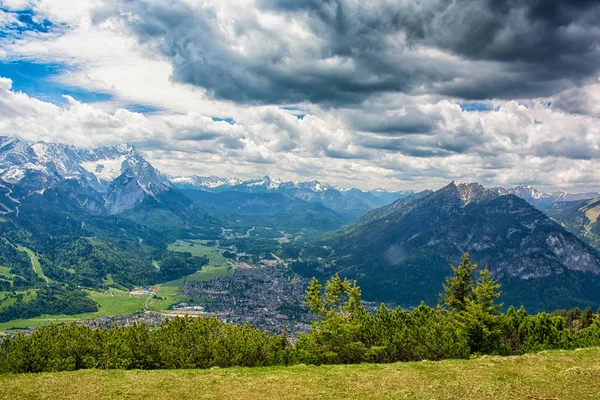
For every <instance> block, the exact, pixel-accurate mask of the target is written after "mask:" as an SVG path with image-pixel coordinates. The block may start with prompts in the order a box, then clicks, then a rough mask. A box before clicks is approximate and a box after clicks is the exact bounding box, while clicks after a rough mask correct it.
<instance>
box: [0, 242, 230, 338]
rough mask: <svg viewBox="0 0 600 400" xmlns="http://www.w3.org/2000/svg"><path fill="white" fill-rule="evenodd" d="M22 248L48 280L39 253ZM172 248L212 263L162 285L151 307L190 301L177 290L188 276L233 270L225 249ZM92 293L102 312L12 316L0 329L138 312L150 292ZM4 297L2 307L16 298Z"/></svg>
mask: <svg viewBox="0 0 600 400" xmlns="http://www.w3.org/2000/svg"><path fill="white" fill-rule="evenodd" d="M19 250H21V251H25V252H27V254H28V255H29V257H30V259H31V261H32V266H33V268H34V269H35V271H36V273H37V274H38V275H39V276H40V277H41V278H42V279H44V280H46V281H47V282H48V278H47V277H46V276H45V275H44V272H43V270H42V268H41V266H40V263H39V261H38V259H37V256H36V255H35V254H34V253H33V252H32V251H31V250H29V249H27V248H25V247H19ZM169 250H171V251H179V252H190V253H192V254H193V255H195V256H206V257H208V258H209V260H210V262H209V263H208V265H206V266H204V268H202V270H200V271H197V272H195V273H194V274H192V275H189V276H187V277H185V278H182V279H177V280H174V281H171V282H167V283H164V284H162V285H160V288H159V290H158V292H157V294H156V297H160V298H161V299H160V300H159V299H156V298H152V299H150V301H149V302H148V306H149V308H151V309H155V310H167V309H168V308H169V306H171V305H172V304H174V303H178V302H185V301H190V299H189V298H187V297H182V296H179V295H178V294H177V293H178V292H179V291H180V290H181V289H182V288H183V285H184V279H189V280H197V281H207V280H211V279H214V278H216V277H219V276H229V275H231V274H232V273H233V267H232V265H231V263H229V261H227V259H226V258H225V257H223V256H222V255H221V252H220V251H219V250H218V249H216V248H214V247H209V246H206V245H203V244H201V243H196V242H194V243H191V242H190V243H188V242H186V243H184V244H182V245H170V246H169ZM9 272H10V271H9V270H8V268H3V269H0V273H4V274H6V273H9ZM111 281H112V277H108V278H107V280H106V281H105V283H106V284H110V283H111ZM113 283H114V282H113ZM89 293H90V297H91V298H92V300H94V301H95V302H97V303H98V305H99V308H100V309H99V311H98V312H95V313H87V314H79V315H45V316H41V317H37V318H30V319H17V320H12V321H9V322H4V323H0V332H5V331H8V330H22V329H28V328H38V327H40V326H44V325H48V324H50V323H55V324H61V323H70V322H73V321H81V320H90V319H95V318H98V317H101V316H119V315H129V314H134V313H136V312H138V311H144V309H145V302H146V299H147V298H148V296H147V295H140V296H131V295H128V294H127V292H126V291H124V290H119V289H115V288H111V289H109V290H107V291H104V292H97V291H89ZM3 299H4V297H3V293H2V292H0V309H1V308H5V307H8V306H9V305H10V304H11V302H14V301H13V299H7V300H6V301H2V300H3Z"/></svg>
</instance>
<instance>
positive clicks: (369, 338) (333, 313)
mask: <svg viewBox="0 0 600 400" xmlns="http://www.w3.org/2000/svg"><path fill="white" fill-rule="evenodd" d="M451 267H452V271H453V274H452V275H451V276H450V277H448V278H447V280H446V284H445V285H444V287H443V292H442V294H441V295H440V302H439V304H438V306H437V307H429V306H427V305H425V304H424V303H422V304H421V305H419V306H418V307H416V308H415V309H413V310H410V311H407V310H403V309H401V308H399V307H397V308H395V309H393V310H389V309H388V308H387V307H386V306H385V305H383V304H382V305H381V307H380V308H379V310H378V311H377V312H376V313H375V314H371V313H369V312H367V311H366V310H365V308H364V307H363V305H362V301H361V290H360V288H359V287H358V285H357V284H356V281H352V282H351V281H349V280H347V279H341V278H340V277H339V276H338V275H336V276H334V277H332V278H331V279H329V280H328V281H327V282H325V283H324V284H321V283H320V282H319V281H318V280H317V279H313V280H312V281H311V282H310V284H309V286H308V288H307V292H306V299H305V304H306V305H307V306H308V308H309V309H310V311H311V312H312V313H313V314H314V316H315V318H314V320H313V322H312V327H311V330H310V332H309V333H306V334H301V335H300V336H299V338H298V340H296V341H295V342H294V343H291V341H290V340H288V338H287V335H286V332H285V329H283V332H282V334H280V335H270V334H268V333H267V332H261V331H259V330H258V329H255V328H253V327H251V326H250V325H248V324H246V325H230V324H227V323H225V322H222V321H219V320H218V319H216V318H190V317H183V318H173V319H169V320H166V321H165V322H164V323H163V324H162V325H160V326H159V327H158V328H157V329H150V328H149V327H148V326H147V325H145V324H143V323H142V324H134V325H132V326H128V327H117V326H115V327H112V328H110V329H92V328H90V327H87V326H83V325H76V324H71V325H62V326H55V325H50V326H47V327H42V328H40V329H38V330H36V331H35V332H33V333H32V334H31V335H25V334H19V335H17V336H15V337H14V338H9V339H6V340H4V341H3V342H2V345H1V346H0V371H6V372H42V371H62V370H75V369H85V368H103V369H134V368H135V369H159V368H160V369H173V368H210V367H230V366H246V367H252V366H268V365H290V364H296V363H304V364H316V365H320V364H346V363H360V362H376V363H384V362H396V361H416V360H424V359H427V360H442V359H451V358H452V359H455V358H469V357H471V356H473V355H481V354H493V355H512V354H523V353H527V352H534V351H540V350H547V349H575V348H581V347H592V346H600V320H599V317H598V315H596V316H595V315H594V314H593V312H591V309H590V310H588V309H586V310H584V311H583V312H581V310H578V309H574V310H570V311H566V310H563V311H558V312H555V313H553V314H548V313H539V314H535V315H528V314H527V312H526V310H525V309H524V308H523V307H521V308H519V309H516V308H514V307H508V309H507V310H506V312H502V308H503V306H502V304H499V303H498V300H499V298H500V294H501V293H500V289H501V288H500V285H499V284H498V283H497V282H496V281H495V280H494V279H492V277H491V274H490V272H489V271H488V269H487V268H485V269H483V270H481V271H478V267H477V265H475V264H473V263H471V262H470V261H469V257H468V254H465V255H463V258H462V260H461V262H460V263H459V264H458V265H457V266H451Z"/></svg>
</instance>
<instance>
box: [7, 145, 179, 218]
mask: <svg viewBox="0 0 600 400" xmlns="http://www.w3.org/2000/svg"><path fill="white" fill-rule="evenodd" d="M123 176H125V177H127V178H128V179H129V181H131V180H134V181H135V183H136V185H135V186H136V187H137V188H138V189H137V191H141V192H142V193H136V194H135V195H134V196H131V192H130V195H129V197H130V198H135V201H123V199H120V200H119V201H120V203H121V207H118V209H119V212H120V211H123V210H125V209H129V208H131V207H133V206H135V204H137V203H138V202H139V201H141V199H143V198H144V197H145V196H153V197H155V196H156V195H158V194H159V193H161V192H164V191H166V190H168V189H169V188H170V187H171V183H170V181H169V180H168V179H167V177H166V176H164V175H162V174H160V173H159V172H158V171H156V170H155V169H154V168H153V167H152V165H150V163H148V162H147V161H146V160H145V159H144V157H143V156H142V155H141V154H140V153H139V152H138V151H137V150H136V149H135V148H134V147H133V146H132V145H129V144H121V145H116V146H110V147H100V148H96V149H83V148H78V147H75V146H71V145H66V144H61V143H47V142H35V143H28V142H24V141H21V140H19V139H16V138H9V137H0V181H3V182H5V183H8V184H11V185H19V186H20V187H23V188H24V190H23V192H24V193H25V194H24V195H25V196H29V195H34V194H41V193H44V191H45V190H47V189H48V188H51V187H55V186H57V185H60V184H61V183H62V182H64V181H66V180H74V181H76V182H77V183H78V185H79V186H80V187H81V188H83V189H85V190H87V191H88V192H87V193H88V194H90V195H93V196H96V197H99V198H104V201H105V202H106V203H107V204H106V208H107V209H108V210H110V209H112V208H113V207H112V205H111V204H110V203H111V199H115V198H119V195H118V193H119V190H120V187H119V184H118V183H119V182H122V181H123V179H121V180H119V178H120V177H123ZM130 189H131V188H130ZM86 203H87V202H86ZM94 207H96V206H94ZM96 208H97V207H96Z"/></svg>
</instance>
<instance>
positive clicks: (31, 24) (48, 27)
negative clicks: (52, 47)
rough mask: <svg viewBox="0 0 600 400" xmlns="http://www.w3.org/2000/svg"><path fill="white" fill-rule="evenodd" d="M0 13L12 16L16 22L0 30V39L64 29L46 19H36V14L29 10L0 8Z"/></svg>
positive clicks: (62, 26)
mask: <svg viewBox="0 0 600 400" xmlns="http://www.w3.org/2000/svg"><path fill="white" fill-rule="evenodd" d="M0 11H3V12H5V13H7V14H12V16H13V17H14V18H15V19H16V20H17V21H18V22H13V23H11V24H7V25H6V26H5V27H4V29H2V30H0V37H9V36H16V37H19V36H21V35H23V34H24V33H26V32H38V33H48V32H51V31H52V30H54V29H57V28H64V27H66V26H64V25H58V26H57V25H56V24H54V23H53V22H52V21H50V20H48V19H46V18H38V17H36V13H35V12H34V11H33V10H31V9H24V10H9V9H7V8H4V7H0Z"/></svg>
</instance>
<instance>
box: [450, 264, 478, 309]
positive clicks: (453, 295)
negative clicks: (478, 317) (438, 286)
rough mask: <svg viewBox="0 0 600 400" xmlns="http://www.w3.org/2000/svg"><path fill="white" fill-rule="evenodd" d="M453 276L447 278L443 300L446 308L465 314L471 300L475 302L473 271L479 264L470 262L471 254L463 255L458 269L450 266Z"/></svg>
mask: <svg viewBox="0 0 600 400" xmlns="http://www.w3.org/2000/svg"><path fill="white" fill-rule="evenodd" d="M450 268H452V271H453V272H454V275H453V276H450V277H448V278H446V284H445V285H444V293H443V294H442V296H441V297H442V300H443V301H444V304H445V305H446V307H448V308H449V309H450V310H451V311H454V312H459V313H460V312H463V311H465V309H466V308H467V303H468V301H469V300H473V271H474V270H475V269H476V268H477V264H473V263H471V262H470V261H469V253H463V256H462V260H461V262H460V264H458V267H455V266H454V265H450Z"/></svg>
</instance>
